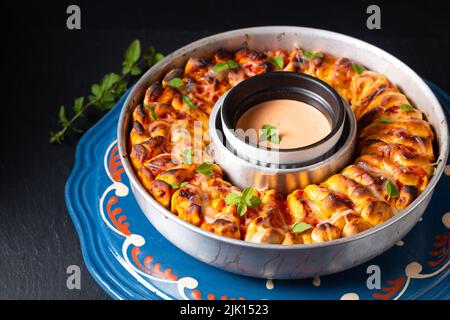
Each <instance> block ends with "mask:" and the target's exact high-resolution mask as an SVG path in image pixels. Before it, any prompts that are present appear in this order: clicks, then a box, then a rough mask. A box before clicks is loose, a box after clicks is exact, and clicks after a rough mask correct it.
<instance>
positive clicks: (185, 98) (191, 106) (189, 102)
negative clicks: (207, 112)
mask: <svg viewBox="0 0 450 320" xmlns="http://www.w3.org/2000/svg"><path fill="white" fill-rule="evenodd" d="M182 100H183V103H184V104H185V105H187V106H188V107H189V109H191V110H192V109H195V108H197V106H196V105H195V103H193V102H192V100H191V99H190V98H189V96H183V99H182Z"/></svg>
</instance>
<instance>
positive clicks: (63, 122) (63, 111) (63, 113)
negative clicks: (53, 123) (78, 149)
mask: <svg viewBox="0 0 450 320" xmlns="http://www.w3.org/2000/svg"><path fill="white" fill-rule="evenodd" d="M58 116H59V123H60V124H61V125H62V126H63V127H64V128H68V127H69V120H67V117H66V108H65V107H64V106H61V107H60V108H59V114H58Z"/></svg>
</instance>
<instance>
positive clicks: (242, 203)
mask: <svg viewBox="0 0 450 320" xmlns="http://www.w3.org/2000/svg"><path fill="white" fill-rule="evenodd" d="M225 202H226V203H227V204H229V205H236V206H237V212H238V214H239V215H240V216H243V215H244V214H245V213H246V212H247V208H248V207H250V208H257V207H258V206H259V205H260V204H261V199H260V198H259V197H257V196H255V195H254V194H253V188H251V187H247V188H245V189H244V190H243V191H242V193H241V194H240V195H239V194H237V193H234V192H232V193H230V194H229V195H228V196H226V198H225Z"/></svg>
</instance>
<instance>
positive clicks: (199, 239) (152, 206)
mask: <svg viewBox="0 0 450 320" xmlns="http://www.w3.org/2000/svg"><path fill="white" fill-rule="evenodd" d="M242 46H248V47H249V48H252V49H276V48H280V49H292V48H293V47H295V46H300V47H302V48H305V49H307V50H314V49H321V50H323V51H324V52H328V53H330V54H333V55H336V56H343V57H347V58H349V59H352V60H354V61H356V62H357V63H360V64H362V65H364V66H366V67H367V68H368V69H371V70H374V71H377V72H380V73H382V74H384V75H386V76H387V77H388V78H389V79H390V80H391V81H392V82H393V83H395V84H397V85H398V86H399V88H400V89H401V90H402V91H403V92H405V94H406V95H407V96H408V98H409V99H410V100H411V101H412V103H413V104H415V105H417V106H418V107H419V109H420V110H422V111H423V112H424V114H425V116H426V117H427V119H428V121H429V122H430V123H431V125H432V126H433V129H434V131H435V133H436V142H437V146H436V147H437V152H436V155H437V158H438V164H437V166H436V170H435V172H434V175H433V177H432V178H431V179H430V182H429V184H428V186H427V188H426V189H425V191H424V192H423V193H422V194H421V195H420V196H419V197H418V198H417V199H416V200H415V201H414V202H413V203H412V204H411V205H410V206H409V207H408V208H406V209H405V210H403V211H402V212H401V213H400V214H398V215H397V216H395V217H393V218H392V219H390V220H388V221H386V222H385V223H383V224H381V225H378V226H376V227H374V228H371V229H369V230H366V231H364V232H361V233H359V234H356V235H354V236H351V237H347V238H341V239H338V240H334V241H330V242H323V243H316V244H302V245H287V246H285V245H273V244H255V243H250V242H245V241H242V240H236V239H231V238H226V237H222V236H219V235H216V234H214V233H210V232H207V231H205V230H202V229H200V228H198V227H195V226H193V225H191V224H189V223H187V222H185V221H183V220H182V219H180V218H178V217H177V216H175V215H173V214H172V213H171V212H170V211H168V210H167V209H165V208H164V207H163V206H161V205H160V204H159V203H158V202H157V201H156V200H154V199H153V198H152V197H151V196H150V195H149V194H148V193H147V191H146V190H145V189H144V187H143V186H142V185H141V183H140V182H139V179H138V178H137V177H136V175H135V174H134V172H133V169H132V167H131V165H130V163H129V160H128V154H127V145H126V144H127V141H128V134H129V132H130V127H131V115H132V111H133V109H134V108H135V107H136V106H137V104H139V103H141V102H142V99H143V97H144V93H145V90H146V89H147V87H148V86H149V85H150V84H151V83H152V82H154V81H156V80H159V79H160V78H161V77H162V76H163V75H165V73H166V72H168V71H170V70H171V69H172V68H175V67H180V66H183V65H184V63H185V62H186V61H187V59H188V57H190V56H195V57H201V56H204V55H207V54H209V53H211V52H213V51H215V50H217V49H219V48H225V49H229V50H235V49H237V48H240V47H242ZM117 134H118V146H119V153H120V155H121V158H122V163H123V167H124V169H125V172H126V174H127V176H128V178H129V180H130V184H131V187H132V190H133V193H134V195H135V197H136V200H137V202H138V204H139V205H140V207H141V209H142V210H143V212H144V214H145V215H146V216H147V218H148V219H149V220H150V222H151V223H152V224H153V225H154V226H155V228H156V229H157V230H158V231H159V232H160V233H161V234H162V235H163V236H164V237H166V238H167V239H168V240H169V241H171V242H172V243H173V244H174V245H175V246H177V247H178V248H180V249H181V250H183V251H185V252H186V253H188V254H190V255H191V256H193V257H195V258H197V259H199V260H201V261H203V262H205V263H208V264H210V265H212V266H215V267H218V268H221V269H224V270H227V271H231V272H235V273H238V274H241V275H249V276H255V277H262V278H272V279H295V278H306V277H313V276H319V275H326V274H330V273H335V272H339V271H342V270H345V269H348V268H351V267H353V266H356V265H359V264H361V263H364V262H365V261H368V260H370V259H372V258H373V257H375V256H377V255H379V254H381V253H382V252H384V251H386V250H387V249H389V248H390V247H392V246H393V245H394V244H395V243H396V242H397V241H398V240H400V239H401V238H402V237H404V236H405V234H406V233H408V231H409V230H411V228H412V227H413V226H414V225H415V224H416V223H417V221H418V220H419V219H420V217H421V216H422V214H423V213H424V211H425V209H426V207H427V205H428V203H429V202H430V200H431V197H432V194H433V189H434V187H435V185H436V183H437V181H438V179H439V178H440V176H441V175H442V172H443V170H444V166H445V163H446V161H447V157H448V152H449V141H448V126H447V120H446V118H445V115H444V112H443V109H442V107H441V106H440V104H439V102H438V100H437V99H436V97H435V96H434V94H433V92H432V91H431V90H430V88H429V87H428V86H427V85H426V84H425V82H424V81H423V80H422V79H421V78H420V77H419V76H418V75H417V74H416V73H415V72H414V71H412V70H411V69H410V68H409V67H408V66H406V65H405V64H404V63H403V62H401V61H400V60H398V59H397V58H395V57H393V56H392V55H390V54H389V53H387V52H385V51H383V50H381V49H379V48H377V47H375V46H373V45H370V44H368V43H366V42H363V41H361V40H358V39H355V38H352V37H348V36H345V35H342V34H338V33H335V32H330V31H325V30H319V29H312V28H302V27H286V26H270V27H256V28H248V29H240V30H234V31H230V32H225V33H221V34H217V35H214V36H211V37H207V38H204V39H201V40H199V41H196V42H193V43H191V44H189V45H187V46H185V47H183V48H181V49H179V50H177V51H175V52H173V53H172V54H170V55H168V56H167V57H166V58H165V59H164V60H162V61H160V62H159V63H158V64H156V65H155V66H154V67H152V68H151V69H150V70H148V71H147V72H146V73H145V74H144V75H143V76H142V77H141V79H140V80H139V81H138V82H137V83H136V85H135V86H134V87H133V89H132V91H131V92H130V94H129V96H128V98H127V100H126V102H125V104H124V107H123V109H122V112H121V115H120V118H119V123H118V130H117Z"/></svg>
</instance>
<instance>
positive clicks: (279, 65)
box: [270, 56, 284, 70]
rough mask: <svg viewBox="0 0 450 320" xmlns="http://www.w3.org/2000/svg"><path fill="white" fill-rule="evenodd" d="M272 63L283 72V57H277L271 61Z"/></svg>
mask: <svg viewBox="0 0 450 320" xmlns="http://www.w3.org/2000/svg"><path fill="white" fill-rule="evenodd" d="M270 62H272V64H273V65H274V66H275V67H276V68H277V69H278V70H281V69H283V68H284V59H283V57H282V56H275V57H273V58H272V59H270Z"/></svg>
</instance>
